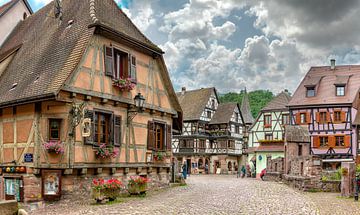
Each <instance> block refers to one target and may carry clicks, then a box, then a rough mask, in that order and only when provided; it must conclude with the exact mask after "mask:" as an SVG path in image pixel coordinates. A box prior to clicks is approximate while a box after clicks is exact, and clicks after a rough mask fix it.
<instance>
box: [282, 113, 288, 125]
mask: <svg viewBox="0 0 360 215" xmlns="http://www.w3.org/2000/svg"><path fill="white" fill-rule="evenodd" d="M289 123H290V117H289V114H283V115H282V118H281V124H282V125H288V124H289Z"/></svg>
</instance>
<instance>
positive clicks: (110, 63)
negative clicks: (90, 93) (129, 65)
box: [104, 46, 114, 77]
mask: <svg viewBox="0 0 360 215" xmlns="http://www.w3.org/2000/svg"><path fill="white" fill-rule="evenodd" d="M104 56H105V75H106V76H111V77H114V57H113V56H114V51H113V48H111V47H108V46H104Z"/></svg>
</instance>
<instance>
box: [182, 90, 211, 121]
mask: <svg viewBox="0 0 360 215" xmlns="http://www.w3.org/2000/svg"><path fill="white" fill-rule="evenodd" d="M213 93H215V95H216V91H215V88H214V87H211V88H202V89H197V90H190V91H185V92H177V93H176V95H177V97H178V100H179V102H180V106H181V108H182V110H183V117H184V120H199V119H200V117H201V114H202V112H203V111H204V109H205V107H206V104H207V103H208V101H209V99H210V96H211V94H213Z"/></svg>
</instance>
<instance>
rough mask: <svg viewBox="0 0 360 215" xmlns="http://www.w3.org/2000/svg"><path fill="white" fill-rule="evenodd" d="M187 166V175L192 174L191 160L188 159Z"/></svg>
mask: <svg viewBox="0 0 360 215" xmlns="http://www.w3.org/2000/svg"><path fill="white" fill-rule="evenodd" d="M186 164H187V173H188V174H191V159H187V160H186Z"/></svg>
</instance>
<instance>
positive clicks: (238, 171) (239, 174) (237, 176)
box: [236, 168, 241, 178]
mask: <svg viewBox="0 0 360 215" xmlns="http://www.w3.org/2000/svg"><path fill="white" fill-rule="evenodd" d="M240 177H241V169H240V168H238V169H237V175H236V178H240Z"/></svg>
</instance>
